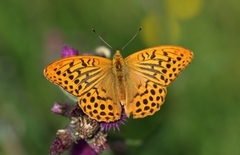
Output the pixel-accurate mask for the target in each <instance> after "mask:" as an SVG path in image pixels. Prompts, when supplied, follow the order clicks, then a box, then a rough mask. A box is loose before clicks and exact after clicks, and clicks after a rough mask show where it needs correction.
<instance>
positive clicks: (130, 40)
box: [122, 27, 142, 50]
mask: <svg viewBox="0 0 240 155" xmlns="http://www.w3.org/2000/svg"><path fill="white" fill-rule="evenodd" d="M141 30H142V27H140V28H139V29H138V31H137V32H136V33H135V35H134V36H133V37H132V39H130V40H129V41H128V42H127V43H126V45H124V46H123V48H122V50H123V49H124V48H125V47H126V46H127V45H128V44H129V43H130V42H132V41H133V39H134V38H136V36H137V35H138V33H139V32H140V31H141Z"/></svg>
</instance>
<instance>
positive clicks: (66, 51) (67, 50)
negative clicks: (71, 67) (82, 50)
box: [62, 45, 78, 58]
mask: <svg viewBox="0 0 240 155" xmlns="http://www.w3.org/2000/svg"><path fill="white" fill-rule="evenodd" d="M77 55H78V50H76V49H74V48H71V47H70V46H68V45H65V46H63V48H62V58H66V57H70V56H77Z"/></svg>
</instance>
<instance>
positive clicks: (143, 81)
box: [124, 46, 193, 118]
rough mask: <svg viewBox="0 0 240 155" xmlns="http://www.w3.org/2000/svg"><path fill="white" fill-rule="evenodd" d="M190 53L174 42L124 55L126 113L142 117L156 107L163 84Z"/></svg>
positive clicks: (173, 76)
mask: <svg viewBox="0 0 240 155" xmlns="http://www.w3.org/2000/svg"><path fill="white" fill-rule="evenodd" d="M192 58H193V53H192V52H191V51H189V50H187V49H185V48H182V47H177V46H159V47H153V48H148V49H145V50H142V51H139V52H136V53H134V54H132V55H130V56H128V57H127V58H125V63H126V65H127V66H128V67H127V68H129V70H128V72H127V74H128V75H127V78H126V79H127V81H126V82H127V84H128V85H129V87H127V90H126V92H127V93H126V94H127V99H126V100H127V101H126V105H124V108H125V112H126V114H127V116H129V115H130V114H131V113H132V114H133V118H143V117H146V116H148V115H153V114H154V113H155V112H156V111H158V110H159V109H160V106H161V105H162V104H163V102H164V100H165V96H166V94H167V90H166V87H167V86H168V85H169V84H171V83H172V82H173V81H174V80H175V79H176V78H177V76H178V75H179V73H180V72H181V71H182V70H183V69H184V68H185V67H186V66H187V65H188V64H189V63H190V62H191V60H192Z"/></svg>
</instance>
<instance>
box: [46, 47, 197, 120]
mask: <svg viewBox="0 0 240 155" xmlns="http://www.w3.org/2000/svg"><path fill="white" fill-rule="evenodd" d="M192 59H193V53H192V52H191V51H190V50H188V49H185V48H182V47H177V46H158V47H152V48H148V49H144V50H141V51H138V52H136V53H133V54H132V55H130V56H128V57H127V58H125V59H123V57H122V55H121V53H120V51H119V50H117V51H116V53H115V54H114V56H113V60H112V61H111V60H109V59H107V58H103V57H98V56H72V57H67V58H63V59H60V60H57V61H55V62H53V63H51V64H50V65H48V66H47V67H46V68H45V70H44V75H45V76H46V78H47V79H48V80H50V81H51V82H53V83H54V84H56V85H58V86H60V87H62V88H63V89H64V90H66V91H67V92H68V93H70V94H72V95H73V96H75V97H77V98H78V104H79V106H80V107H81V108H82V110H83V111H84V113H86V114H87V115H88V116H89V117H91V118H92V119H95V120H97V121H104V122H113V121H116V120H119V119H120V117H121V113H122V106H123V107H124V110H125V113H126V115H127V116H128V117H129V116H130V115H131V114H132V115H133V118H143V117H146V116H148V115H153V114H154V113H155V112H156V111H158V110H159V109H160V106H161V105H162V104H163V102H164V100H165V97H166V94H167V89H166V87H167V86H168V85H170V84H171V83H172V82H173V81H174V80H175V79H176V78H177V76H178V75H179V73H180V72H181V71H182V70H183V69H184V68H185V67H186V66H187V65H188V64H189V63H190V62H191V60H192Z"/></svg>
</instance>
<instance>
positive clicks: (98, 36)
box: [92, 29, 112, 48]
mask: <svg viewBox="0 0 240 155" xmlns="http://www.w3.org/2000/svg"><path fill="white" fill-rule="evenodd" d="M92 31H93V32H94V33H95V34H96V35H97V36H98V38H99V39H100V40H102V42H104V43H105V44H106V45H107V46H108V47H109V48H112V47H111V46H110V45H109V44H108V43H107V42H106V41H105V40H104V39H103V38H102V37H101V36H100V35H99V34H98V33H97V31H96V30H95V29H92Z"/></svg>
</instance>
